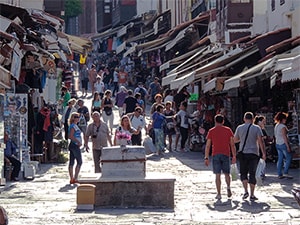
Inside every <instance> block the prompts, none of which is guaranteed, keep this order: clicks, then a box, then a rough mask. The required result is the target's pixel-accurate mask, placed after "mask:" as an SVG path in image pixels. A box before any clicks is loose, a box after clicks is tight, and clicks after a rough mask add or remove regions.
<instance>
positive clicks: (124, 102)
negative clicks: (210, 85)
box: [62, 63, 292, 201]
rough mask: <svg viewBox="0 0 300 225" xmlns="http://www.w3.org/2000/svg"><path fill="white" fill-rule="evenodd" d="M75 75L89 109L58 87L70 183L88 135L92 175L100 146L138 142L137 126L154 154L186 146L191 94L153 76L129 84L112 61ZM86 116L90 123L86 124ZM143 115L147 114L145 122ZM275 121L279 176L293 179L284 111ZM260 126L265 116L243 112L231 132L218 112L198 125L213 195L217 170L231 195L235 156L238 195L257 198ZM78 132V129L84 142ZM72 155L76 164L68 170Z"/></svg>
mask: <svg viewBox="0 0 300 225" xmlns="http://www.w3.org/2000/svg"><path fill="white" fill-rule="evenodd" d="M126 65H128V64H126ZM96 68H98V70H97V69H96ZM80 74H81V88H82V89H81V91H82V98H85V97H87V91H88V90H89V89H90V90H91V93H92V96H93V99H92V105H91V109H90V110H89V109H88V108H87V107H86V106H84V100H83V99H79V100H77V106H76V107H74V106H75V102H76V100H74V99H72V98H70V96H69V95H68V91H66V90H65V87H63V88H62V93H63V100H62V101H63V103H64V113H63V123H64V125H65V133H66V135H65V138H66V139H70V140H71V141H70V145H69V149H70V162H69V174H70V183H76V182H77V178H78V173H79V170H80V166H81V163H82V159H81V150H80V147H81V145H83V146H84V148H85V149H86V151H89V146H88V141H89V139H90V138H91V139H92V152H93V159H94V166H95V172H96V173H98V172H101V167H100V158H101V149H102V148H103V147H106V146H109V145H110V146H113V145H143V143H144V140H143V137H145V135H142V130H145V134H146V137H147V138H148V137H149V136H150V137H151V139H152V143H153V146H155V150H154V154H155V155H158V156H161V155H164V154H165V153H166V152H173V151H179V152H186V151H188V150H189V146H190V145H189V141H190V140H189V139H190V134H191V120H193V119H195V116H196V117H197V115H199V114H189V113H188V112H187V108H188V99H189V97H190V94H189V93H188V91H187V89H186V88H183V89H182V90H180V91H179V92H178V93H176V94H173V92H172V91H171V90H169V89H165V90H164V89H163V88H162V87H161V85H160V79H159V77H153V78H152V82H150V83H148V85H147V84H146V82H145V83H143V82H138V83H136V84H134V83H133V82H132V74H131V75H129V74H128V73H127V72H126V66H122V65H120V64H118V63H115V64H114V67H113V68H109V66H98V67H97V66H95V65H94V64H93V65H92V66H91V68H90V69H88V67H87V66H82V70H81V73H80ZM66 96H67V97H66ZM67 98H69V99H67ZM66 102H67V103H66ZM147 104H148V105H149V106H150V105H151V106H150V112H149V114H146V106H147ZM113 109H118V114H119V117H120V121H118V126H117V127H116V128H115V127H114V125H115V123H116V121H115V120H114V113H113ZM90 116H91V118H92V121H90V122H89V120H90V119H89V118H90ZM147 116H149V122H148V123H147V120H146V117H147ZM67 118H68V119H67ZM274 119H275V122H276V125H275V129H274V134H275V140H276V143H275V146H276V149H277V152H278V161H277V173H278V178H279V179H282V178H288V179H291V178H292V177H291V176H290V175H289V174H288V170H289V166H290V163H291V160H292V154H291V149H290V147H289V142H288V138H287V127H286V125H285V123H286V119H287V115H286V114H285V113H282V112H281V113H278V114H277V115H276V116H275V118H274ZM82 121H83V122H82ZM264 124H265V118H264V116H261V115H257V116H254V115H253V113H251V112H246V113H245V115H244V123H243V124H241V125H239V126H238V127H237V128H236V129H235V132H233V129H232V127H230V124H228V120H227V118H226V117H225V116H224V114H223V115H222V111H220V113H218V114H217V115H216V116H215V119H214V126H211V127H209V128H207V127H204V126H200V127H199V133H201V134H202V135H203V136H204V139H205V141H204V146H203V147H204V148H205V150H204V154H205V158H204V161H205V165H207V166H208V165H209V163H210V162H211V163H212V166H213V173H214V174H215V175H216V180H215V182H216V189H217V195H216V198H217V199H221V174H222V173H224V174H225V182H226V185H227V196H228V197H231V195H232V192H231V189H230V180H231V178H230V167H231V164H235V163H236V162H237V158H238V161H239V165H240V168H239V169H240V179H241V181H242V185H243V188H244V194H243V199H247V198H248V197H250V200H252V201H255V200H257V197H256V196H255V194H254V193H255V192H254V191H255V186H256V177H255V172H256V169H257V165H258V163H259V160H260V158H262V159H263V160H266V158H267V156H266V143H267V142H268V141H270V140H269V139H268V138H269V136H268V135H267V133H266V130H265V128H264ZM204 128H205V129H204ZM197 130H198V128H197ZM80 132H82V135H83V140H84V143H83V141H82V138H81V134H80ZM103 134H105V135H103ZM237 143H238V144H237ZM145 147H146V146H145ZM204 148H203V149H204ZM210 157H212V159H211V160H209V158H210ZM75 159H76V160H77V166H76V167H75V172H74V173H73V166H74V160H75ZM248 186H249V187H248Z"/></svg>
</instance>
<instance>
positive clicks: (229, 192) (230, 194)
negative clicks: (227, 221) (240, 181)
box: [227, 188, 232, 198]
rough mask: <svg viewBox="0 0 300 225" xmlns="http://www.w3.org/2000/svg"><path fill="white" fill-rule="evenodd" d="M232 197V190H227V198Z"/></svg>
mask: <svg viewBox="0 0 300 225" xmlns="http://www.w3.org/2000/svg"><path fill="white" fill-rule="evenodd" d="M231 196H232V193H231V190H230V188H227V197H228V198H230V197H231Z"/></svg>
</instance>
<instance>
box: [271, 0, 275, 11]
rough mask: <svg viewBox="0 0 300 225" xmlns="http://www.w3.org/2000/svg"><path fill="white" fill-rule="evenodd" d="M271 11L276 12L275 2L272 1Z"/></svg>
mask: <svg viewBox="0 0 300 225" xmlns="http://www.w3.org/2000/svg"><path fill="white" fill-rule="evenodd" d="M271 9H272V11H274V10H275V0H272V2H271Z"/></svg>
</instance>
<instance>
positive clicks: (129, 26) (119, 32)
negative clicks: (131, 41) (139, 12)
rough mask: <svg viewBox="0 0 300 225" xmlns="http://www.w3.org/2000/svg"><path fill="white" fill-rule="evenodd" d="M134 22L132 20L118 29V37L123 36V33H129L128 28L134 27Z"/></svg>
mask: <svg viewBox="0 0 300 225" xmlns="http://www.w3.org/2000/svg"><path fill="white" fill-rule="evenodd" d="M133 25H134V23H133V22H131V23H129V24H127V25H126V26H124V27H122V28H121V29H120V30H118V32H117V37H122V36H123V35H125V34H126V33H127V29H129V28H131V27H133Z"/></svg>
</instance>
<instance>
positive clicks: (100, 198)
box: [79, 173, 175, 208]
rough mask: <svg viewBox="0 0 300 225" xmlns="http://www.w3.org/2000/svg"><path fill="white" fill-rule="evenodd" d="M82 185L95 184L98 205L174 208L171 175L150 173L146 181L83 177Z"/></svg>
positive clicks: (172, 179)
mask: <svg viewBox="0 0 300 225" xmlns="http://www.w3.org/2000/svg"><path fill="white" fill-rule="evenodd" d="M79 182H80V183H81V184H93V185H95V187H96V188H95V191H96V193H95V206H98V207H119V208H174V184H175V178H174V177H172V175H168V174H161V173H147V175H146V177H144V178H123V177H119V178H118V177H113V178H105V177H100V178H97V177H96V176H95V177H92V176H87V177H84V176H82V177H81V178H80V180H79Z"/></svg>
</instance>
